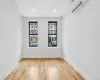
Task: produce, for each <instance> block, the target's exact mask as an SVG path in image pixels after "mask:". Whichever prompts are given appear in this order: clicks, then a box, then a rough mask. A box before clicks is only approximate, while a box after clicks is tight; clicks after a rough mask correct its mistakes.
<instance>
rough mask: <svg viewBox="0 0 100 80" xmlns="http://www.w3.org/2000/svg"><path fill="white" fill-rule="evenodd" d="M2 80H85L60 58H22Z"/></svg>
mask: <svg viewBox="0 0 100 80" xmlns="http://www.w3.org/2000/svg"><path fill="white" fill-rule="evenodd" d="M4 80H85V79H84V78H83V77H82V76H81V75H80V74H79V73H78V72H77V71H76V70H75V69H73V67H72V66H71V65H69V64H68V63H67V62H65V61H64V60H63V59H62V58H47V59H46V58H35V59H34V58H32V59H31V58H29V59H28V58H26V59H25V58H24V59H22V60H21V61H20V62H19V65H18V66H17V68H16V69H15V70H14V71H13V72H12V73H11V74H10V75H8V76H7V77H6V78H5V79H4Z"/></svg>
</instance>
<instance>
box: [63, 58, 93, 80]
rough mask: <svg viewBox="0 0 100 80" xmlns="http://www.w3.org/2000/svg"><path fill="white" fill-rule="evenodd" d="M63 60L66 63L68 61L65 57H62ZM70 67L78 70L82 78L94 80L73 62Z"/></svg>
mask: <svg viewBox="0 0 100 80" xmlns="http://www.w3.org/2000/svg"><path fill="white" fill-rule="evenodd" d="M64 60H65V61H66V62H68V63H70V62H69V61H68V60H67V59H65V58H64ZM71 65H72V67H73V68H74V69H75V70H76V71H78V72H79V73H80V75H81V76H83V78H85V80H94V79H93V78H92V77H91V76H89V75H88V74H86V73H85V72H84V71H82V70H81V69H79V68H78V67H77V66H76V65H75V64H71Z"/></svg>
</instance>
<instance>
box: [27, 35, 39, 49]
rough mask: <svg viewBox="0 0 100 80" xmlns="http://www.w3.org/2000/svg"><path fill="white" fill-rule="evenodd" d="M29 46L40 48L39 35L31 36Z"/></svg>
mask: <svg viewBox="0 0 100 80" xmlns="http://www.w3.org/2000/svg"><path fill="white" fill-rule="evenodd" d="M29 41H30V42H29V46H30V47H37V46H38V37H37V35H30V36H29Z"/></svg>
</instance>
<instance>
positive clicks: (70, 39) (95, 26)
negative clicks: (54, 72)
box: [63, 0, 100, 80]
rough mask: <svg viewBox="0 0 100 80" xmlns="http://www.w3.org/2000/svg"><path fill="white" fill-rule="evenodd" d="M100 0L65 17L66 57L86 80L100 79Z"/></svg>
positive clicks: (64, 39) (94, 0) (91, 0)
mask: <svg viewBox="0 0 100 80" xmlns="http://www.w3.org/2000/svg"><path fill="white" fill-rule="evenodd" d="M99 8H100V0H90V1H89V2H88V3H87V4H86V5H85V6H84V7H83V8H81V10H80V11H78V12H76V13H75V14H72V15H70V16H69V17H67V15H66V16H64V18H63V22H64V23H63V24H64V26H63V50H64V54H65V59H66V60H67V61H68V62H69V63H70V64H71V65H73V66H74V68H76V69H77V70H78V71H79V72H80V73H81V74H82V75H83V76H84V77H85V78H86V80H100V9H99Z"/></svg>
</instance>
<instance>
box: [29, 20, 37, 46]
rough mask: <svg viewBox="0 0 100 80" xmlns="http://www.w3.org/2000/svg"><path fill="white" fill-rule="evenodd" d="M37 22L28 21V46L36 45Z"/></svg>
mask: <svg viewBox="0 0 100 80" xmlns="http://www.w3.org/2000/svg"><path fill="white" fill-rule="evenodd" d="M37 27H38V23H37V22H29V47H38V29H37Z"/></svg>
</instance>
